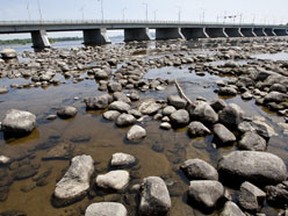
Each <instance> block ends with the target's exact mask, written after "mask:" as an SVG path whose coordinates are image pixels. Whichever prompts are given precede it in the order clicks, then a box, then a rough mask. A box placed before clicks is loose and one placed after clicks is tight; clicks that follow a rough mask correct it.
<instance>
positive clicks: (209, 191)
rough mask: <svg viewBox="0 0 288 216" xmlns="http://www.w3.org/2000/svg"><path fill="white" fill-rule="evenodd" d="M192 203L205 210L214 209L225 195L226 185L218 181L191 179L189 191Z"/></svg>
mask: <svg viewBox="0 0 288 216" xmlns="http://www.w3.org/2000/svg"><path fill="white" fill-rule="evenodd" d="M188 195H189V198H190V199H191V203H192V204H193V205H194V204H195V205H197V206H198V205H199V207H200V208H203V209H205V210H207V209H214V208H215V207H216V206H217V204H218V202H219V201H220V200H221V198H223V197H224V187H223V185H222V184H221V183H220V182H218V181H213V180H198V181H191V182H190V186H189V192H188Z"/></svg>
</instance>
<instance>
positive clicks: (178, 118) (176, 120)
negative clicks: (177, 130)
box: [170, 109, 190, 127]
mask: <svg viewBox="0 0 288 216" xmlns="http://www.w3.org/2000/svg"><path fill="white" fill-rule="evenodd" d="M170 119H171V124H172V125H173V126H174V127H182V126H185V125H187V124H189V121H190V117H189V113H188V111H187V110H185V109H180V110H177V111H175V112H173V113H172V114H171V116H170Z"/></svg>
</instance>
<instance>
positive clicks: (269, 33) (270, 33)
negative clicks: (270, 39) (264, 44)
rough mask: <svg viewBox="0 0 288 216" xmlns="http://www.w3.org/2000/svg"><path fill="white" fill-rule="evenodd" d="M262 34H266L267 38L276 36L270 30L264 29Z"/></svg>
mask: <svg viewBox="0 0 288 216" xmlns="http://www.w3.org/2000/svg"><path fill="white" fill-rule="evenodd" d="M264 32H265V33H266V35H267V36H276V34H275V32H274V30H273V29H272V28H265V29H264Z"/></svg>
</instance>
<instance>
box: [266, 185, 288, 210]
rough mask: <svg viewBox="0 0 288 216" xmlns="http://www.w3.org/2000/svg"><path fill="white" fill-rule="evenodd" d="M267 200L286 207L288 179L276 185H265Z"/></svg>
mask: <svg viewBox="0 0 288 216" xmlns="http://www.w3.org/2000/svg"><path fill="white" fill-rule="evenodd" d="M265 191H266V193H267V201H268V203H269V204H270V205H273V206H276V207H282V208H283V207H285V206H287V203H288V181H284V182H282V183H280V184H278V185H276V186H272V185H270V186H267V187H265Z"/></svg>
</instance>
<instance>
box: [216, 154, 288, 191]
mask: <svg viewBox="0 0 288 216" xmlns="http://www.w3.org/2000/svg"><path fill="white" fill-rule="evenodd" d="M217 169H218V173H219V175H220V178H221V179H222V180H224V181H225V182H229V180H231V182H234V184H237V183H242V182H244V181H249V182H251V183H253V184H255V185H260V186H261V185H269V184H277V183H280V182H282V181H284V180H285V179H286V178H287V169H286V165H285V163H284V162H283V160H282V159H281V158H279V157H278V156H276V155H273V154H271V153H267V152H257V151H234V152H231V153H229V154H227V155H225V156H223V157H222V158H221V159H220V161H219V162H218V167H217Z"/></svg>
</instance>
